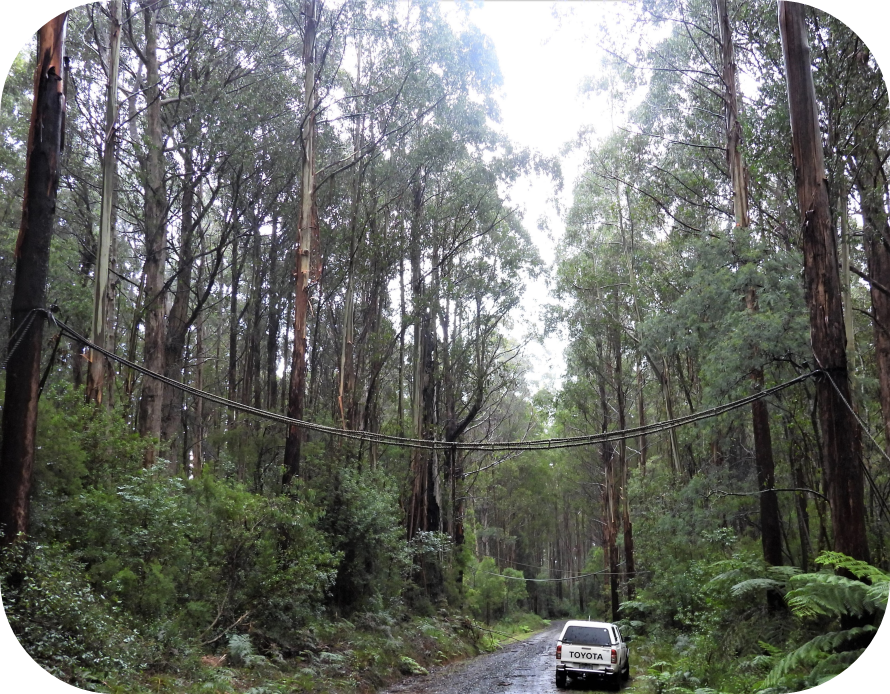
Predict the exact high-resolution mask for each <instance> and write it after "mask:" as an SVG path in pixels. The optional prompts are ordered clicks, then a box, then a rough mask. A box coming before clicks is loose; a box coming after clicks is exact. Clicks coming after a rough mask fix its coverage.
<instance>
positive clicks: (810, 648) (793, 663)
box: [763, 625, 877, 687]
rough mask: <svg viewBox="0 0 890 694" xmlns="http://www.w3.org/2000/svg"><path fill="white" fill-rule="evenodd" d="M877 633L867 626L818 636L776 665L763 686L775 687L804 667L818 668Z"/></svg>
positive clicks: (873, 628)
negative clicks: (824, 662)
mask: <svg viewBox="0 0 890 694" xmlns="http://www.w3.org/2000/svg"><path fill="white" fill-rule="evenodd" d="M876 631H877V629H876V628H875V627H873V626H871V625H867V626H864V627H853V628H852V629H846V630H844V631H832V632H829V633H827V634H822V635H821V636H817V637H816V638H814V639H812V640H810V641H807V643H805V644H804V645H803V646H801V647H800V648H798V649H796V650H794V651H791V653H789V654H788V655H786V656H785V657H784V658H782V660H780V661H779V662H778V663H776V666H775V667H774V668H773V669H772V671H771V672H770V673H769V675H767V677H766V679H765V680H764V682H763V686H764V687H775V686H777V685H778V684H779V683H780V682H781V680H782V678H784V677H785V676H786V675H788V674H789V673H790V672H793V671H794V670H797V669H798V668H802V667H813V666H816V665H818V664H819V663H820V662H821V661H823V660H826V659H827V658H829V657H830V656H831V655H832V653H833V652H834V651H837V650H839V649H840V648H841V647H842V646H844V645H846V644H848V643H850V642H851V641H855V640H856V639H859V638H861V637H863V636H866V635H874V633H875V632H876Z"/></svg>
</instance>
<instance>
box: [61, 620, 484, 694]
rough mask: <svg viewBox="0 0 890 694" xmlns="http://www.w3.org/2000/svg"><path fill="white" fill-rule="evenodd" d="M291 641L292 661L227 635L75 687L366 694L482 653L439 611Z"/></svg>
mask: <svg viewBox="0 0 890 694" xmlns="http://www.w3.org/2000/svg"><path fill="white" fill-rule="evenodd" d="M294 638H295V639H299V640H301V642H302V643H303V646H304V650H303V651H301V652H300V654H299V655H297V656H295V657H290V658H285V657H282V655H281V654H280V653H278V652H276V651H275V649H274V648H273V649H271V650H270V649H265V650H262V651H261V650H260V649H259V648H258V647H257V646H256V644H255V643H254V641H255V639H253V638H252V636H251V634H250V633H241V634H233V635H232V636H230V637H229V638H228V639H227V640H223V641H221V642H220V644H218V647H217V648H216V649H207V648H203V649H201V648H191V647H189V646H187V645H185V644H183V645H181V647H180V648H179V649H178V651H177V652H171V653H169V657H170V659H169V660H168V661H167V662H166V663H165V664H164V666H163V667H162V668H154V669H148V670H144V671H138V670H135V669H133V670H129V674H128V675H125V674H124V673H123V672H121V671H120V670H116V671H114V673H113V674H106V675H104V676H103V675H100V674H98V673H97V672H96V673H93V674H92V675H86V674H85V673H84V676H82V677H80V678H78V681H77V685H78V686H79V687H81V688H83V689H87V690H89V691H98V692H109V693H112V694H148V693H149V692H153V693H155V694H158V693H161V692H170V693H171V694H172V693H174V692H175V693H177V694H179V693H184V694H199V693H200V694H203V693H213V694H273V693H274V694H293V693H296V692H330V693H332V694H334V693H339V692H369V693H370V692H375V691H377V690H378V689H380V688H383V687H385V686H387V685H389V684H391V683H393V682H395V681H398V680H400V679H402V678H404V677H407V676H424V675H426V674H428V672H429V669H430V668H431V667H434V666H437V665H442V664H446V663H449V662H452V661H456V660H461V659H464V658H468V657H472V656H474V655H477V654H478V653H480V652H483V651H485V650H488V649H489V645H488V644H487V643H485V642H484V637H483V632H481V631H479V630H478V629H476V628H474V626H473V624H472V623H471V622H470V620H468V619H467V618H465V617H462V616H460V615H450V614H445V613H444V611H443V612H441V613H440V614H439V615H437V616H435V617H424V618H418V617H415V618H411V619H401V620H397V619H395V618H393V617H390V616H389V615H386V614H363V615H357V616H354V617H353V619H352V620H351V621H349V620H345V619H341V620H338V621H333V622H318V623H316V624H314V625H312V626H310V627H308V628H306V629H303V630H301V632H300V633H299V634H295V635H294Z"/></svg>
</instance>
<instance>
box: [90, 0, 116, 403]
mask: <svg viewBox="0 0 890 694" xmlns="http://www.w3.org/2000/svg"><path fill="white" fill-rule="evenodd" d="M121 3H122V0H113V2H110V3H108V11H109V15H110V19H111V32H110V36H109V48H108V97H107V99H106V102H105V140H104V142H103V149H102V203H101V208H100V213H99V242H98V244H97V249H96V250H97V252H96V279H95V291H94V293H93V326H92V330H91V339H92V341H93V342H94V343H95V344H97V345H98V346H99V347H106V329H107V327H108V320H107V316H108V313H109V309H110V308H111V305H112V302H113V300H114V297H113V296H112V292H111V288H110V287H109V285H108V268H109V264H110V255H111V253H110V251H111V246H112V243H113V241H112V238H113V235H114V226H113V224H112V218H113V211H114V185H115V180H116V152H115V149H116V145H117V81H118V69H119V66H120V52H121V51H120V48H121V23H120V22H121ZM107 368H108V365H107V364H106V363H105V357H103V356H102V355H101V354H100V353H99V352H97V351H96V350H90V366H89V371H88V373H87V389H86V398H87V401H88V402H95V403H97V404H98V403H101V402H102V388H103V385H104V382H105V371H106V369H107Z"/></svg>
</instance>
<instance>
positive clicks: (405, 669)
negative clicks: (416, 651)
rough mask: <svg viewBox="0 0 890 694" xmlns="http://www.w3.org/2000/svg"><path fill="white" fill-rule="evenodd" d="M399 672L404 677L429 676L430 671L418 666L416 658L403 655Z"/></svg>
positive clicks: (400, 659)
mask: <svg viewBox="0 0 890 694" xmlns="http://www.w3.org/2000/svg"><path fill="white" fill-rule="evenodd" d="M399 672H401V673H402V674H403V675H428V674H430V672H429V670H427V669H426V668H425V667H423V666H421V665H420V664H418V662H417V661H416V660H414V658H409V657H408V656H407V655H403V656H402V657H401V658H399Z"/></svg>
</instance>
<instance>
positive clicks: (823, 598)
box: [785, 573, 886, 617]
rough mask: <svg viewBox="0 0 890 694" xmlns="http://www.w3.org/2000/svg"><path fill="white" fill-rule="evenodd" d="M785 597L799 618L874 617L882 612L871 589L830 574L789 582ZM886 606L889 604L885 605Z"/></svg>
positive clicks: (809, 575)
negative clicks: (871, 615) (788, 589)
mask: <svg viewBox="0 0 890 694" xmlns="http://www.w3.org/2000/svg"><path fill="white" fill-rule="evenodd" d="M790 585H791V588H792V589H791V590H790V591H788V594H787V595H786V596H785V599H786V601H787V602H788V606H789V607H790V608H791V611H792V612H793V613H794V614H795V615H797V616H798V617H820V616H821V617H841V616H843V615H848V614H852V615H856V616H861V615H863V614H867V613H868V614H871V613H874V612H877V611H879V610H881V609H883V608H882V607H881V605H880V603H879V602H878V600H876V599H875V598H877V597H879V596H875V595H872V591H870V588H872V586H867V585H866V584H864V583H862V582H861V581H855V580H853V579H851V578H847V577H845V576H836V575H835V574H829V573H817V574H801V575H800V576H793V577H792V578H791V579H790ZM884 606H885V607H886V603H885V605H884Z"/></svg>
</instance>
